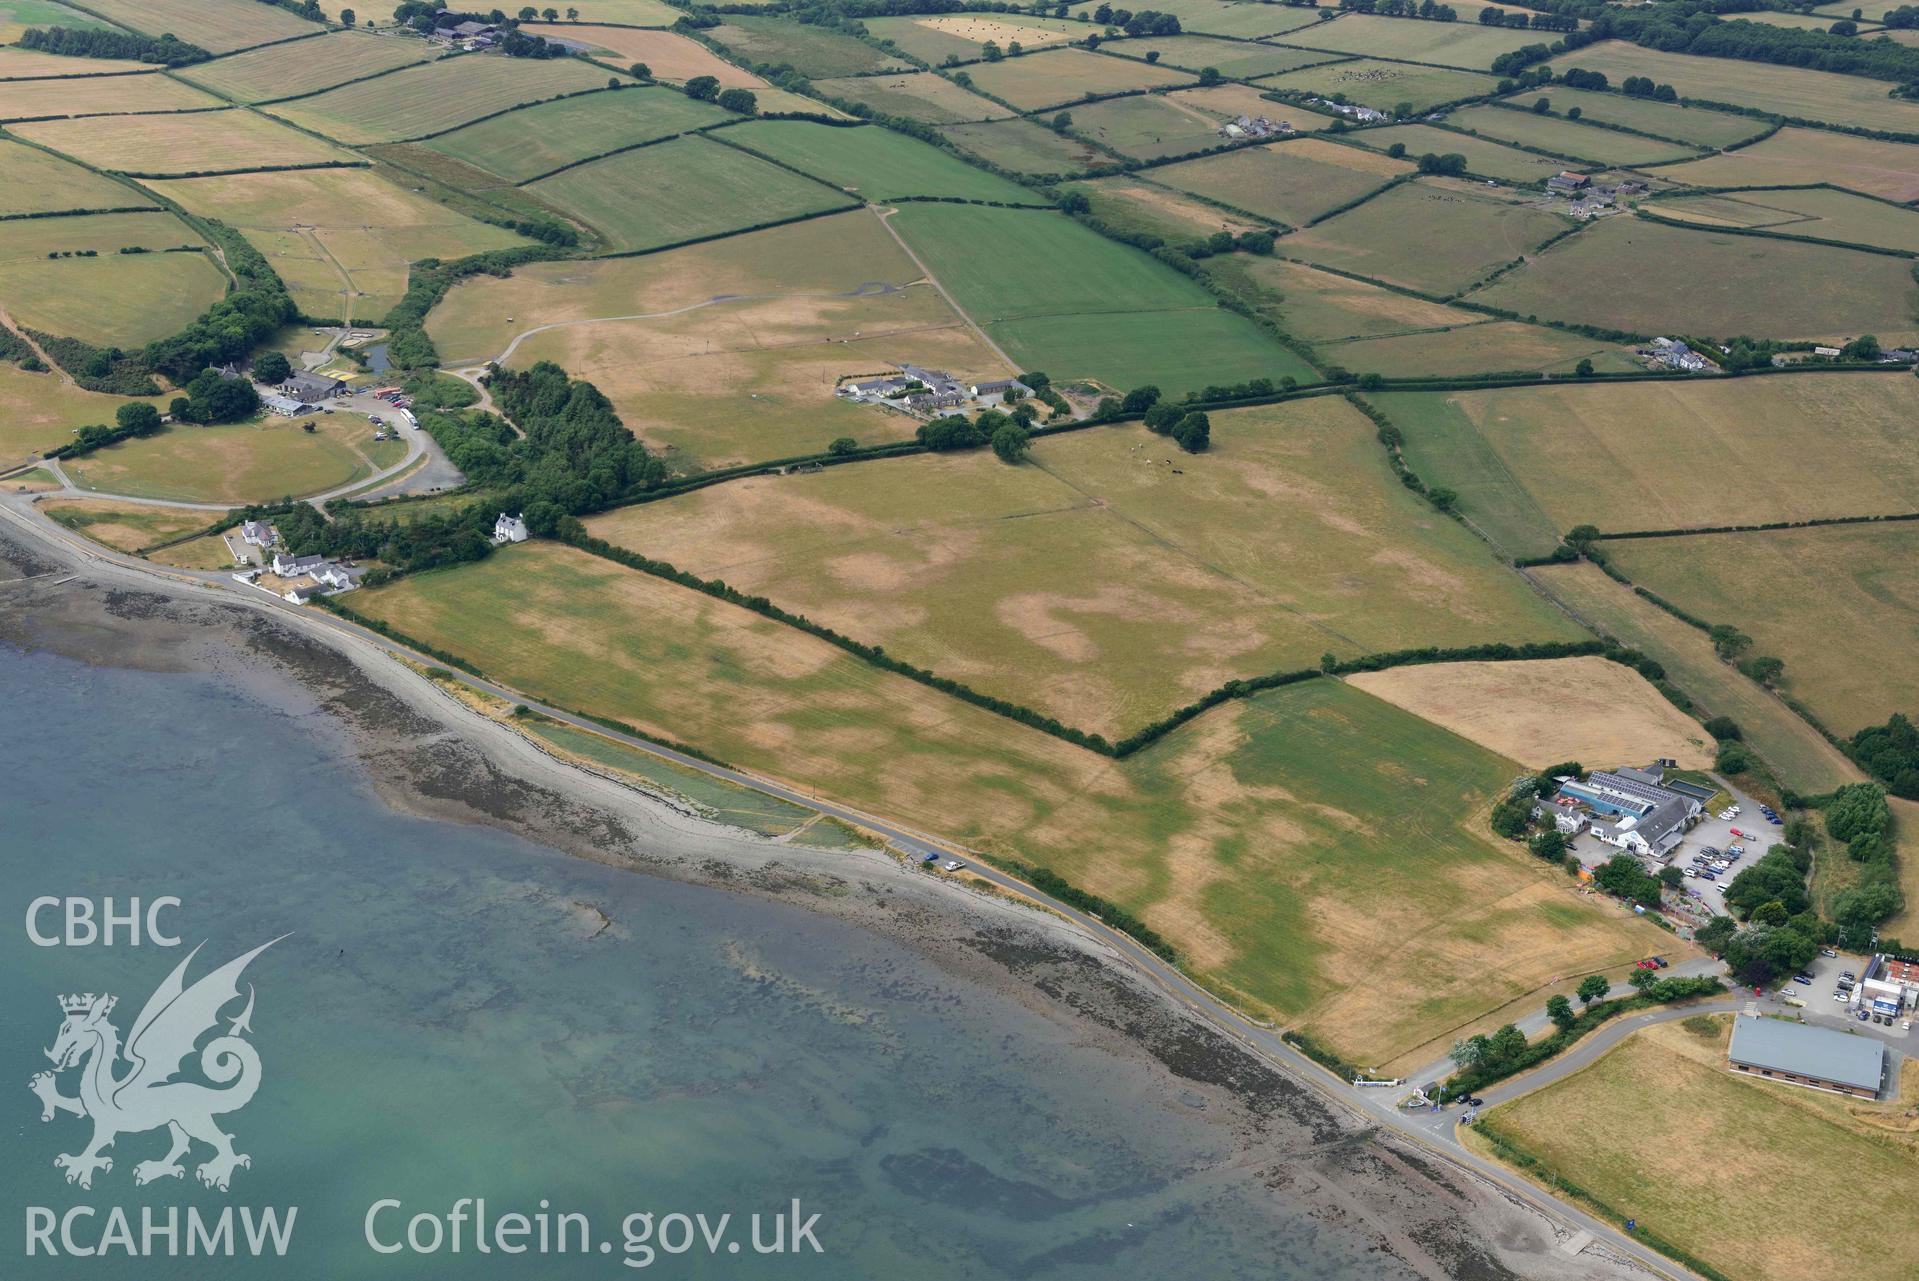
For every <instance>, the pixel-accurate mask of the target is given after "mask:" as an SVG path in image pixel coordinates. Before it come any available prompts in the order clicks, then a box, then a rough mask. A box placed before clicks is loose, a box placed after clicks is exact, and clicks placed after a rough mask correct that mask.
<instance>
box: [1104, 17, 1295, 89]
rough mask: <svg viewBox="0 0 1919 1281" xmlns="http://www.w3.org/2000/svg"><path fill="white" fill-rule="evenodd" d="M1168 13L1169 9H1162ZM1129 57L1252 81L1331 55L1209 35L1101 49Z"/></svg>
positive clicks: (1129, 42) (1153, 38)
mask: <svg viewBox="0 0 1919 1281" xmlns="http://www.w3.org/2000/svg"><path fill="white" fill-rule="evenodd" d="M1160 12H1161V13H1165V12H1166V10H1164V9H1162V10H1160ZM1100 47H1101V48H1102V49H1105V50H1107V51H1108V52H1110V53H1114V54H1118V55H1119V56H1121V57H1125V58H1144V57H1145V56H1146V55H1147V54H1149V53H1157V54H1158V55H1159V65H1160V66H1162V67H1179V68H1180V69H1182V70H1185V71H1203V70H1205V69H1206V68H1207V67H1211V68H1212V69H1213V70H1215V71H1217V72H1219V74H1221V75H1222V76H1233V77H1235V78H1237V79H1241V80H1250V79H1252V78H1253V77H1254V76H1273V75H1278V74H1279V73H1280V72H1282V71H1293V70H1296V69H1298V68H1300V67H1306V66H1311V65H1312V64H1313V63H1315V62H1326V61H1329V60H1330V59H1331V57H1332V55H1330V54H1322V53H1313V52H1311V51H1305V50H1299V49H1281V48H1278V47H1277V46H1274V45H1264V44H1248V43H1247V42H1246V41H1244V40H1212V39H1208V38H1207V37H1205V36H1142V37H1140V38H1139V39H1137V40H1114V41H1110V42H1108V43H1106V44H1103V45H1101V46H1100Z"/></svg>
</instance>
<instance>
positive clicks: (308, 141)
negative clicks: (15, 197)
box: [10, 107, 359, 174]
mask: <svg viewBox="0 0 1919 1281" xmlns="http://www.w3.org/2000/svg"><path fill="white" fill-rule="evenodd" d="M10 131H11V132H13V133H16V134H19V135H20V136H21V137H22V138H26V139H28V140H30V141H33V142H37V143H40V144H41V145H42V146H46V147H51V148H53V149H54V150H55V151H61V152H65V153H66V154H67V155H70V156H73V157H74V158H76V159H78V160H81V161H84V162H85V163H87V164H90V165H93V166H95V167H97V168H100V169H109V170H117V171H120V172H123V173H160V174H174V173H198V172H202V171H206V170H217V169H248V168H253V167H256V166H261V165H303V164H327V163H330V162H336V161H353V160H357V159H359V157H358V156H356V155H355V154H354V153H353V152H351V151H347V150H346V149H344V148H342V147H336V146H333V145H332V144H331V143H327V142H323V141H321V140H320V139H318V138H315V137H312V136H310V135H308V134H303V133H301V132H300V131H299V130H298V129H289V128H287V127H286V126H285V125H283V124H279V123H277V122H275V121H272V120H268V119H267V118H265V117H264V116H258V115H255V114H254V113H253V112H251V111H245V110H242V109H240V108H237V107H236V108H229V109H227V110H224V111H190V112H183V113H178V114H174V115H153V116H94V117H90V118H87V119H83V120H48V121H43V122H41V123H38V124H26V125H13V126H11V128H10Z"/></svg>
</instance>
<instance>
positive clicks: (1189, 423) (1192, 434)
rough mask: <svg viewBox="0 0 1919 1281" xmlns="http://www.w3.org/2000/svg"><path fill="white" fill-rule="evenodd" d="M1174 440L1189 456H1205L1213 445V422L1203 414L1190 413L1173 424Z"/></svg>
mask: <svg viewBox="0 0 1919 1281" xmlns="http://www.w3.org/2000/svg"><path fill="white" fill-rule="evenodd" d="M1172 435H1173V439H1174V440H1175V441H1177V442H1178V443H1179V447H1180V448H1181V449H1183V450H1185V451H1186V452H1187V453H1189V454H1203V453H1205V452H1206V451H1207V449H1209V448H1211V446H1212V443H1213V424H1212V420H1211V419H1209V418H1207V417H1206V415H1205V414H1202V413H1197V412H1195V413H1190V414H1187V415H1186V416H1185V417H1184V418H1181V419H1180V420H1179V421H1178V422H1177V423H1174V424H1173V432H1172Z"/></svg>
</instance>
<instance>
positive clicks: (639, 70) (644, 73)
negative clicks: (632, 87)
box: [626, 62, 653, 80]
mask: <svg viewBox="0 0 1919 1281" xmlns="http://www.w3.org/2000/svg"><path fill="white" fill-rule="evenodd" d="M626 74H627V75H629V76H632V77H633V78H634V79H635V80H651V79H652V78H653V68H651V67H649V66H647V65H646V64H645V63H644V62H636V63H634V64H633V65H632V66H630V67H628V68H627V69H626Z"/></svg>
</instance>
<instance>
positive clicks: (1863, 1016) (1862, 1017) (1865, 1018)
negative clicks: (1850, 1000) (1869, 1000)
mask: <svg viewBox="0 0 1919 1281" xmlns="http://www.w3.org/2000/svg"><path fill="white" fill-rule="evenodd" d="M1858 1019H1859V1021H1860V1022H1861V1023H1870V1022H1871V1021H1872V1015H1870V1014H1868V1013H1866V1012H1865V1011H1864V1010H1861V1011H1859V1014H1858Z"/></svg>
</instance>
